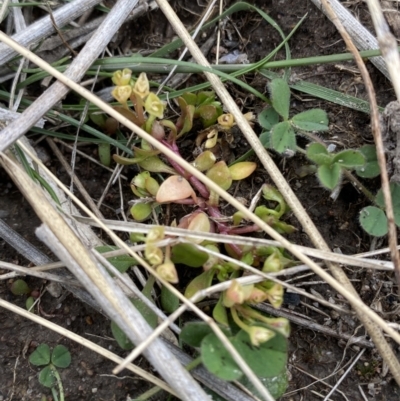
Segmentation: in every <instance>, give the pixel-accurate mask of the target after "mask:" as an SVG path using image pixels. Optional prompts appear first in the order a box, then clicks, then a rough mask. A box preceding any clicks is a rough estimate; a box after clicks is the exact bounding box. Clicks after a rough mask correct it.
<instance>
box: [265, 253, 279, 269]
mask: <svg viewBox="0 0 400 401" xmlns="http://www.w3.org/2000/svg"><path fill="white" fill-rule="evenodd" d="M282 269H283V266H282V263H281V259H280V257H279V255H278V254H277V253H276V252H273V253H272V254H271V255H269V256H268V258H267V259H265V262H264V266H263V268H262V271H263V272H264V273H274V272H279V271H281V270H282Z"/></svg>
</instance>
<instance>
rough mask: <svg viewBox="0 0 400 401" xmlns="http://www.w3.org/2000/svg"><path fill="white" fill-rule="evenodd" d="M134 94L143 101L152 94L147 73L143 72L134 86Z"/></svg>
mask: <svg viewBox="0 0 400 401" xmlns="http://www.w3.org/2000/svg"><path fill="white" fill-rule="evenodd" d="M133 93H134V94H135V95H136V96H139V97H140V98H141V99H145V98H146V96H148V94H149V93H150V84H149V80H148V79H147V75H146V73H145V72H141V73H140V74H139V76H138V79H137V80H136V82H135V85H134V86H133Z"/></svg>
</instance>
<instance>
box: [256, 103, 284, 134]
mask: <svg viewBox="0 0 400 401" xmlns="http://www.w3.org/2000/svg"><path fill="white" fill-rule="evenodd" d="M258 123H259V124H260V125H261V127H263V128H265V129H266V130H268V131H270V130H271V128H272V127H273V126H274V125H276V124H278V123H279V114H278V113H277V112H276V111H275V109H274V108H272V107H270V108H268V109H264V110H263V111H262V112H261V113H260V114H259V115H258ZM260 140H261V138H260Z"/></svg>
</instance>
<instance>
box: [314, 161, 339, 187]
mask: <svg viewBox="0 0 400 401" xmlns="http://www.w3.org/2000/svg"><path fill="white" fill-rule="evenodd" d="M340 175H341V168H340V166H339V164H337V163H335V164H332V165H331V166H328V165H322V166H319V167H318V170H317V177H318V178H319V180H320V182H321V184H322V185H323V186H324V187H325V188H328V189H330V190H332V189H334V188H335V187H336V186H337V185H338V184H339V181H340Z"/></svg>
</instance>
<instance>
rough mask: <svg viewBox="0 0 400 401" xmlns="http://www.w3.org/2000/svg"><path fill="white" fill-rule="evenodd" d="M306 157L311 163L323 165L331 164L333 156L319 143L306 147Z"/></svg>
mask: <svg viewBox="0 0 400 401" xmlns="http://www.w3.org/2000/svg"><path fill="white" fill-rule="evenodd" d="M306 156H307V158H308V159H310V160H311V161H312V162H314V163H316V164H318V165H323V164H327V165H329V164H331V163H332V158H333V155H331V154H329V152H328V150H327V149H326V147H325V146H324V145H322V144H321V143H317V142H314V143H311V144H310V145H308V146H307V150H306Z"/></svg>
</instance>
